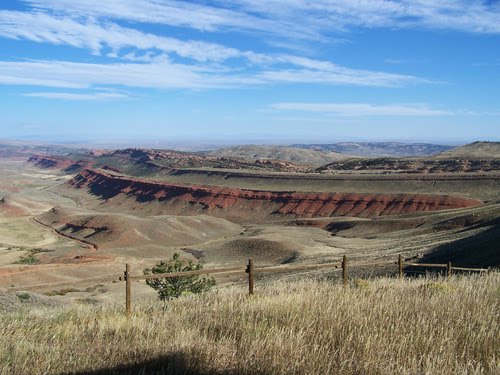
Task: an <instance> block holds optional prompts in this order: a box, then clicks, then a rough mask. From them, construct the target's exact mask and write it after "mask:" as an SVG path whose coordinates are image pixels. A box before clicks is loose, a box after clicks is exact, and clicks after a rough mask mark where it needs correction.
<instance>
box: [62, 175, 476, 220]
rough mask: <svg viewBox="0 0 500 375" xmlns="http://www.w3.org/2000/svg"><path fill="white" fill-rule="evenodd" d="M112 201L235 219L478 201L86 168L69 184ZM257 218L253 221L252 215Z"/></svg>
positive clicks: (400, 210)
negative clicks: (196, 181)
mask: <svg viewBox="0 0 500 375" xmlns="http://www.w3.org/2000/svg"><path fill="white" fill-rule="evenodd" d="M69 183H70V184H71V185H72V186H73V187H75V188H88V189H89V190H90V192H91V193H92V194H94V195H97V196H99V197H101V198H103V199H107V200H109V201H110V202H112V201H113V200H119V199H123V198H126V197H128V198H133V199H135V200H136V201H137V202H141V203H150V202H161V203H162V204H161V207H163V208H162V209H161V212H163V213H167V214H180V215H182V214H189V215H191V214H196V213H206V214H212V215H215V216H222V217H227V218H230V219H241V220H245V219H246V218H248V219H249V220H253V219H255V220H257V219H258V220H261V219H263V218H270V217H282V216H285V215H286V216H292V217H306V218H310V217H329V216H358V217H377V216H382V215H397V214H404V213H412V212H420V211H435V210H443V209H454V208H462V207H470V206H476V205H479V204H481V202H480V201H478V200H475V199H466V198H459V197H453V196H444V195H408V194H397V195H396V194H392V195H384V194H356V193H303V192H271V191H257V190H243V189H233V188H227V187H208V186H199V185H180V184H172V183H166V182H153V181H145V180H138V179H132V178H130V177H123V176H115V175H111V174H107V173H104V172H101V171H96V170H91V169H86V170H84V171H82V172H81V173H80V174H78V175H77V176H76V177H75V178H73V179H72V180H71V181H70V182H69ZM252 218H253V219H252Z"/></svg>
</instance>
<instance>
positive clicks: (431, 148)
mask: <svg viewBox="0 0 500 375" xmlns="http://www.w3.org/2000/svg"><path fill="white" fill-rule="evenodd" d="M291 147H298V148H303V149H308V150H316V151H329V152H338V153H341V154H347V155H353V156H361V157H368V158H371V157H406V156H431V155H435V154H438V153H441V152H444V151H447V150H451V149H452V148H453V146H449V145H437V144H432V143H401V142H341V143H332V144H294V145H291Z"/></svg>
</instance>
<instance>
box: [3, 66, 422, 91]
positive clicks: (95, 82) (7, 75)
mask: <svg viewBox="0 0 500 375" xmlns="http://www.w3.org/2000/svg"><path fill="white" fill-rule="evenodd" d="M297 64H298V63H297ZM303 65H304V66H307V63H304V64H303ZM320 68H322V69H320ZM418 82H420V79H418V78H416V77H412V76H406V75H400V74H390V73H382V72H372V71H366V70H356V69H349V68H345V67H342V66H338V65H334V64H326V65H324V66H321V65H318V66H311V67H303V68H300V67H299V68H295V69H291V68H288V69H281V68H279V67H275V69H268V67H267V66H265V67H264V70H257V71H255V70H253V71H245V72H241V71H240V70H238V69H235V70H231V69H230V67H227V68H220V69H218V68H214V67H207V66H201V65H194V64H193V65H191V64H180V63H173V62H171V61H168V60H166V61H156V62H152V63H115V64H90V63H75V62H68V61H22V62H12V61H0V84H2V83H3V84H19V85H36V86H47V87H67V88H90V87H107V86H114V85H118V86H127V87H141V88H167V89H168V88H184V89H208V88H234V87H242V86H260V85H267V84H273V83H320V84H338V85H358V86H401V85H404V84H409V83H418Z"/></svg>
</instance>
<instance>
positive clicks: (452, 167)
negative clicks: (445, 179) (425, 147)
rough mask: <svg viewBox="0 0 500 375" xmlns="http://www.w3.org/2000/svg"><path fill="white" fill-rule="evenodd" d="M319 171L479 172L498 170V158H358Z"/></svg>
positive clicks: (330, 165)
mask: <svg viewBox="0 0 500 375" xmlns="http://www.w3.org/2000/svg"><path fill="white" fill-rule="evenodd" d="M316 171H317V172H320V173H359V172H371V173H456V172H466V173H481V172H499V171H500V158H499V159H444V158H442V157H440V158H439V159H389V158H376V159H359V160H347V161H340V162H334V163H330V164H327V165H324V166H321V167H319V168H317V169H316Z"/></svg>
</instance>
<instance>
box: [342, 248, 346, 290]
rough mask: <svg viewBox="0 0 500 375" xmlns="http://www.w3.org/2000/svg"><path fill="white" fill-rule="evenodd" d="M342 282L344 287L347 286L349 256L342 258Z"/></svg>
mask: <svg viewBox="0 0 500 375" xmlns="http://www.w3.org/2000/svg"><path fill="white" fill-rule="evenodd" d="M342 280H343V282H344V287H346V286H347V256H346V255H344V257H343V258H342Z"/></svg>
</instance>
